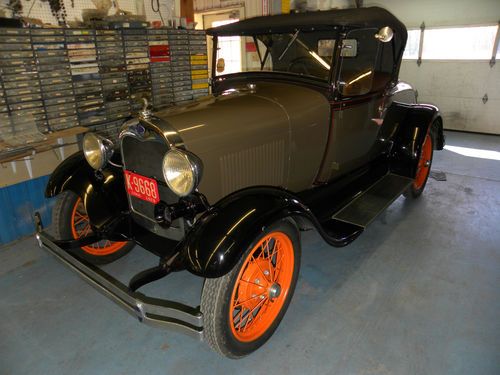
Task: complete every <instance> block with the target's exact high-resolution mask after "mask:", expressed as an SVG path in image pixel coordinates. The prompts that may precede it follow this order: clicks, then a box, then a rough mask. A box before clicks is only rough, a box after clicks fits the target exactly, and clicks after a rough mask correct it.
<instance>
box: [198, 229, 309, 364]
mask: <svg viewBox="0 0 500 375" xmlns="http://www.w3.org/2000/svg"><path fill="white" fill-rule="evenodd" d="M276 234H277V236H278V237H273V236H276ZM282 235H285V236H286V238H288V241H282V244H283V243H285V242H286V243H285V244H284V245H283V246H282V247H280V248H279V251H281V250H282V249H283V248H285V247H286V246H290V244H291V246H292V247H293V250H291V252H290V250H286V251H284V252H283V253H282V255H281V258H280V259H281V260H280V261H279V263H278V258H279V254H280V253H279V252H278V251H276V250H275V249H276V247H275V245H273V244H272V242H269V243H271V244H272V245H271V247H272V250H271V251H270V250H267V254H269V253H271V254H273V255H272V256H271V257H270V258H269V257H268V258H265V259H267V260H269V259H271V262H273V259H275V260H274V263H275V264H276V266H275V267H274V268H272V271H271V275H270V276H269V271H267V272H268V273H265V272H266V271H263V272H264V273H262V274H261V275H262V277H263V278H266V277H269V278H270V280H271V281H270V280H268V279H264V281H263V282H261V281H257V279H255V281H257V282H258V283H259V284H261V283H266V285H271V287H269V288H267V287H261V286H258V287H259V288H262V289H261V290H262V291H263V294H265V297H262V295H259V296H257V297H254V296H255V294H253V295H252V297H251V299H252V298H256V301H258V303H257V305H259V304H260V303H261V301H263V302H262V303H263V304H262V305H261V307H258V308H257V309H256V310H255V313H253V314H252V311H253V310H252V311H250V312H249V313H248V314H247V315H246V316H245V315H244V314H243V311H245V307H243V304H241V307H240V308H239V309H240V311H242V312H241V318H239V322H238V323H236V324H235V322H236V317H235V311H237V309H235V308H234V306H233V305H232V301H233V297H234V296H235V293H236V294H238V298H240V295H239V294H240V288H242V286H241V285H244V284H241V281H242V280H243V279H244V277H243V275H245V272H247V270H248V269H250V268H249V267H254V269H256V268H255V265H254V266H247V265H248V264H252V263H248V262H247V260H248V258H249V257H250V254H251V253H252V254H253V255H254V256H255V254H257V252H260V251H262V254H264V255H265V254H266V252H265V250H260V249H262V247H260V243H261V242H262V240H267V239H268V238H278V240H277V241H281V239H284V237H282ZM279 236H281V237H279ZM271 241H272V240H271ZM275 241H276V240H275ZM274 244H276V242H274ZM257 246H259V247H257ZM268 248H269V247H268ZM292 253H293V263H292V265H291V264H290V263H288V264H287V262H288V261H287V260H285V263H283V259H285V258H283V254H289V255H290V254H292ZM274 254H276V256H274ZM300 255H301V248H300V236H299V231H298V229H297V227H296V226H295V225H294V224H293V223H291V222H290V221H286V220H283V221H279V222H276V223H274V224H273V225H271V226H269V227H268V228H267V229H266V230H265V231H264V232H263V233H261V234H260V235H259V236H258V237H257V238H255V240H254V242H253V243H252V244H251V245H250V246H249V247H248V249H246V251H245V252H244V254H243V255H242V257H241V259H240V261H239V262H238V263H237V264H236V266H235V267H234V268H233V269H232V270H231V271H230V272H229V273H228V274H226V275H224V276H222V277H220V278H216V279H206V280H205V284H204V286H203V292H202V297H201V311H202V313H203V315H204V324H205V327H204V338H205V340H206V341H207V342H208V344H209V345H210V346H211V347H212V349H214V350H215V351H216V352H218V353H220V354H222V355H224V356H226V357H229V358H240V357H243V356H245V355H247V354H250V353H252V352H253V351H255V350H257V349H258V348H260V347H261V346H262V345H263V344H264V343H265V342H266V341H267V340H269V338H270V337H271V336H272V335H273V333H274V331H275V330H276V329H277V328H278V325H279V324H280V322H281V320H282V319H283V316H284V315H285V312H286V310H287V308H288V305H289V304H290V301H291V299H292V296H293V292H294V290H295V286H296V284H297V279H298V275H299V269H300ZM252 260H253V261H254V262H255V259H252ZM252 260H251V261H252ZM251 261H250V262H251ZM262 261H264V260H262ZM278 265H280V268H278ZM259 269H260V270H261V271H262V269H261V268H260V267H259ZM270 270H271V267H270ZM240 273H241V275H240ZM273 274H274V275H273ZM290 274H291V277H290ZM264 275H268V276H264ZM285 278H286V280H290V279H291V281H290V283H289V284H288V282H284V283H283V285H285V287H284V289H281V286H279V287H278V288H274V291H276V290H278V292H277V294H274V295H272V294H271V293H273V292H274V291H272V290H271V289H272V288H273V287H274V286H275V285H276V284H278V285H279V283H278V281H281V280H284V279H285ZM273 279H274V281H273ZM252 280H253V279H252ZM243 281H244V283H245V285H246V283H248V281H245V280H243ZM268 282H269V283H268ZM252 284H254V283H252ZM238 285H240V286H238ZM254 285H256V284H254ZM286 285H289V287H288V288H287V289H286ZM249 288H250V287H249ZM253 288H255V287H253ZM281 292H283V293H281ZM285 293H286V295H285ZM241 294H242V295H243V292H241ZM280 295H281V299H280ZM264 298H265V299H264ZM247 301H248V300H247ZM254 302H255V301H254ZM274 303H275V304H276V305H273V304H274ZM236 305H238V304H236ZM254 309H255V308H254ZM249 310H250V308H249ZM230 314H231V315H230ZM250 314H252V315H251V316H252V319H250V318H249V316H250ZM259 314H262V315H266V314H267V316H260V317H259ZM236 315H237V314H236ZM245 318H246V321H245ZM233 320H234V322H233ZM254 320H255V322H256V324H257V325H256V326H255V324H254ZM243 322H244V324H245V325H244V326H243ZM263 322H264V323H263ZM249 324H253V325H254V326H255V327H254V328H255V330H256V332H257V335H260V336H258V337H256V338H255V339H253V340H251V341H248V340H247V341H242V340H241V339H240V338H239V337H238V336H237V335H235V333H233V330H234V331H236V330H237V328H236V327H237V326H238V325H240V330H241V329H243V330H246V329H247V325H249ZM267 324H270V325H268V326H267V328H266V325H267ZM231 325H232V326H233V328H232V327H231ZM259 327H260V328H262V329H261V330H260V331H259V330H258V328H259ZM252 329H253V328H252ZM250 332H252V331H251V330H250ZM259 332H261V333H259ZM242 334H243V333H242Z"/></svg>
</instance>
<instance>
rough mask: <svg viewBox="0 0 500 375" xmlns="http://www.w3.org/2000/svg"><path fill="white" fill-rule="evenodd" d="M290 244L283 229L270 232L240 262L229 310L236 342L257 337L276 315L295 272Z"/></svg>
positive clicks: (287, 292) (266, 329) (264, 330)
mask: <svg viewBox="0 0 500 375" xmlns="http://www.w3.org/2000/svg"><path fill="white" fill-rule="evenodd" d="M293 246H294V245H293V242H292V240H291V238H290V237H289V236H288V234H287V233H286V232H281V231H276V232H270V233H268V234H267V235H265V236H264V237H262V238H261V240H260V241H258V243H257V244H256V245H255V246H254V247H253V249H251V251H250V252H249V253H248V255H247V257H246V259H245V260H244V261H243V265H242V266H241V268H240V271H239V274H238V276H237V278H236V280H237V281H236V283H235V284H234V286H233V292H232V296H231V301H230V310H229V319H230V322H229V323H230V324H229V326H230V327H231V330H232V332H233V334H234V336H235V337H236V338H237V339H238V340H239V341H242V342H250V341H254V340H256V339H257V338H259V337H261V336H262V335H264V334H265V332H266V331H268V329H269V328H270V327H272V325H273V323H274V322H275V321H276V319H277V318H278V317H279V313H280V311H281V310H282V308H283V306H284V304H285V303H286V299H287V296H288V295H290V294H289V289H290V287H291V285H292V280H293V277H294V272H295V271H294V270H295V267H294V257H295V254H294V247H293Z"/></svg>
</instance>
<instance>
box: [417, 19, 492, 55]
mask: <svg viewBox="0 0 500 375" xmlns="http://www.w3.org/2000/svg"><path fill="white" fill-rule="evenodd" d="M497 28H498V26H479V27H457V28H442V29H441V28H440V29H426V30H425V33H424V46H423V51H422V58H423V59H428V60H483V59H484V60H489V59H490V58H491V54H492V51H493V44H494V42H495V35H496V33H497Z"/></svg>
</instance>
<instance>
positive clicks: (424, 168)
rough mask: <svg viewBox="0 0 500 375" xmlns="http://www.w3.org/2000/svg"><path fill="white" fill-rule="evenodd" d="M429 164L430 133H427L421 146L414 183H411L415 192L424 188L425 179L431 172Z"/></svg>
mask: <svg viewBox="0 0 500 375" xmlns="http://www.w3.org/2000/svg"><path fill="white" fill-rule="evenodd" d="M431 162H432V136H431V134H430V133H427V135H426V137H425V140H424V144H423V145H422V152H421V154H420V160H419V161H418V166H417V174H416V176H415V181H414V182H413V187H414V188H415V189H416V190H420V189H422V188H423V187H424V185H425V182H426V181H427V177H428V176H429V171H430V170H431Z"/></svg>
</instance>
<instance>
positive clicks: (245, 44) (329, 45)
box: [215, 31, 336, 81]
mask: <svg viewBox="0 0 500 375" xmlns="http://www.w3.org/2000/svg"><path fill="white" fill-rule="evenodd" d="M335 39H336V35H334V33H333V32H331V31H329V32H305V31H296V32H294V33H281V34H265V35H255V36H241V37H240V36H228V37H218V39H217V62H216V66H215V75H216V76H221V75H226V74H233V73H241V72H258V71H266V72H281V73H290V74H295V75H303V76H309V77H314V78H319V79H321V80H324V81H328V79H329V75H330V69H331V67H332V60H333V58H332V57H333V50H334V47H335ZM240 56H241V58H237V57H240Z"/></svg>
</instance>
